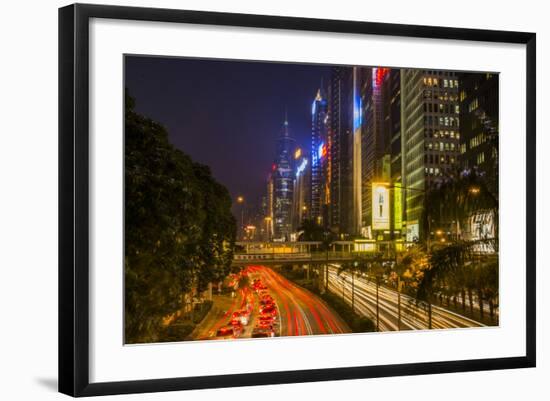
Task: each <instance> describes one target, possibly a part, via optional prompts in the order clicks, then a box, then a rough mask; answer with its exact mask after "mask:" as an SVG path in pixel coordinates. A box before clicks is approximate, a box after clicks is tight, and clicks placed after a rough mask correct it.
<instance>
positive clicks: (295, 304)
mask: <svg viewBox="0 0 550 401" xmlns="http://www.w3.org/2000/svg"><path fill="white" fill-rule="evenodd" d="M247 269H248V271H249V272H250V273H249V274H250V275H251V277H252V278H255V277H258V278H260V279H261V280H262V282H263V283H264V284H265V285H266V286H267V287H268V291H269V292H270V295H271V296H272V297H273V298H274V299H275V302H276V304H277V308H278V310H279V319H280V327H279V329H280V332H279V335H281V336H303V335H311V334H338V333H350V332H351V330H350V329H349V327H348V326H347V324H346V323H345V322H344V321H343V320H342V319H341V318H340V316H338V315H337V314H336V312H334V311H332V309H330V308H329V307H328V306H327V305H326V304H325V303H324V302H323V301H322V300H321V299H320V298H319V297H317V296H316V295H314V294H312V293H311V292H309V291H307V290H305V289H304V288H302V287H300V286H298V285H296V284H294V283H293V282H291V281H289V280H287V279H286V278H284V277H283V276H281V275H280V274H278V273H276V272H274V271H273V270H272V269H270V268H268V267H265V266H252V267H248V268H247Z"/></svg>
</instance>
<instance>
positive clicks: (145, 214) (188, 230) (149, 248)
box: [124, 94, 236, 343]
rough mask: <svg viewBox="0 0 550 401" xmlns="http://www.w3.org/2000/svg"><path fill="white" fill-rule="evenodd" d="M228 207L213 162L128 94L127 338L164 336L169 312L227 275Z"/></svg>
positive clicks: (231, 236)
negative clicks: (192, 152) (172, 139)
mask: <svg viewBox="0 0 550 401" xmlns="http://www.w3.org/2000/svg"><path fill="white" fill-rule="evenodd" d="M230 208H231V198H230V196H229V193H228V191H227V190H226V189H225V188H224V187H223V186H222V185H220V184H219V183H217V182H216V181H215V180H214V178H213V177H212V175H211V173H210V170H209V168H208V167H206V166H203V165H200V164H198V163H195V162H193V161H192V160H191V158H190V157H189V156H187V155H185V154H184V153H183V152H181V151H179V150H177V149H175V148H174V147H173V146H172V145H171V144H170V143H169V141H168V134H167V132H166V129H165V128H164V127H163V126H161V125H160V124H158V123H156V122H154V121H152V120H151V119H149V118H147V117H144V116H142V115H140V114H138V113H137V112H136V111H135V109H134V100H133V99H132V98H131V97H130V96H129V95H128V94H126V109H125V258H124V267H125V338H126V342H127V343H139V342H152V341H160V340H162V339H161V338H160V337H161V335H162V333H163V329H164V326H163V318H165V317H166V316H168V315H171V314H174V313H176V312H177V311H179V310H181V309H182V307H183V306H184V302H185V301H184V298H185V297H184V294H186V293H190V292H191V291H192V290H193V289H195V290H196V291H201V290H203V289H205V288H206V286H207V285H208V283H209V282H211V281H213V280H216V279H222V278H223V277H225V276H226V275H227V273H228V272H229V269H230V265H231V261H232V257H233V256H232V252H233V251H232V249H233V244H234V241H235V231H236V223H235V219H234V217H233V215H232V214H231V211H230ZM181 329H182V328H181V327H180V331H181ZM168 334H170V333H168ZM172 334H173V333H172ZM180 334H181V333H180ZM180 334H178V335H180ZM170 336H171V335H169V336H168V337H170Z"/></svg>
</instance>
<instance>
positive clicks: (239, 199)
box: [237, 195, 244, 239]
mask: <svg viewBox="0 0 550 401" xmlns="http://www.w3.org/2000/svg"><path fill="white" fill-rule="evenodd" d="M237 203H238V204H239V205H241V230H240V231H241V237H242V238H243V239H244V196H242V195H239V196H237Z"/></svg>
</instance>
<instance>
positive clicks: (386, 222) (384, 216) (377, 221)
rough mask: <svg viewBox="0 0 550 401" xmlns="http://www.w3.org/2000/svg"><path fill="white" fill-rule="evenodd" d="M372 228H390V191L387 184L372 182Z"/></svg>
mask: <svg viewBox="0 0 550 401" xmlns="http://www.w3.org/2000/svg"><path fill="white" fill-rule="evenodd" d="M372 229H373V230H389V229H390V191H389V189H388V187H387V185H386V184H376V183H373V184H372Z"/></svg>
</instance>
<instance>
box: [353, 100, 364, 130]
mask: <svg viewBox="0 0 550 401" xmlns="http://www.w3.org/2000/svg"><path fill="white" fill-rule="evenodd" d="M362 108H363V102H362V101H361V96H359V95H357V94H355V96H354V99H353V131H354V132H355V130H356V129H357V128H359V127H360V126H361V124H362V123H363V113H362V110H361V109H362Z"/></svg>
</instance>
